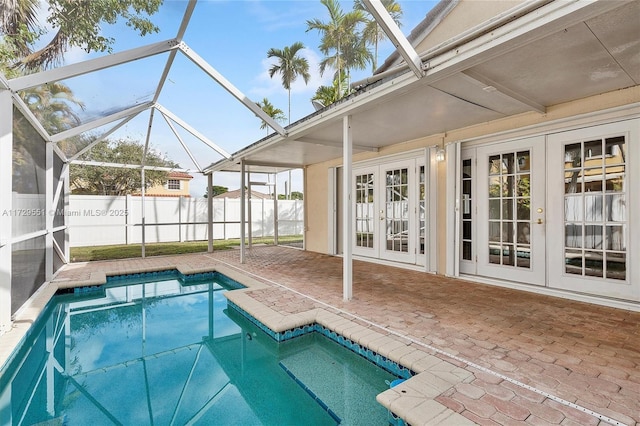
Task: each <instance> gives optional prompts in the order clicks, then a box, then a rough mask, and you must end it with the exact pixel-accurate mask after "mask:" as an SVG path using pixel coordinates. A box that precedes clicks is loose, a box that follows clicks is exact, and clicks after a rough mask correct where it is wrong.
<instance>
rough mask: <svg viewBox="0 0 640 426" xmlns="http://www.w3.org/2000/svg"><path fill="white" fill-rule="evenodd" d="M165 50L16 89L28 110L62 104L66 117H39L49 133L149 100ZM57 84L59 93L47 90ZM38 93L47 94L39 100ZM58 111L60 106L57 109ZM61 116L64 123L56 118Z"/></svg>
mask: <svg viewBox="0 0 640 426" xmlns="http://www.w3.org/2000/svg"><path fill="white" fill-rule="evenodd" d="M168 55H169V54H168V53H164V54H159V55H155V56H151V57H148V58H143V59H139V60H137V61H133V62H128V63H124V64H120V65H116V66H113V67H110V68H105V69H101V70H96V71H93V72H90V73H87V74H82V75H79V76H77V77H73V78H69V79H65V80H61V81H56V82H53V83H47V84H44V85H41V86H38V87H33V88H28V89H25V90H21V91H19V92H18V93H19V95H20V96H21V97H22V98H23V99H25V101H26V103H27V105H29V108H30V109H31V110H32V111H36V110H37V109H39V108H40V107H41V104H42V103H43V102H52V103H53V102H55V103H61V104H64V105H65V108H64V109H63V110H64V112H65V114H66V115H68V116H65V117H61V116H60V114H56V113H54V114H53V115H52V116H42V117H39V118H40V122H41V123H42V125H43V126H44V128H45V129H46V130H47V131H48V132H49V134H51V135H55V134H57V133H59V132H61V131H64V130H68V129H70V128H74V127H76V126H79V125H82V124H86V123H89V122H91V121H94V120H97V119H100V118H104V117H108V116H110V115H112V114H115V113H117V112H121V111H124V110H126V109H127V108H131V107H133V106H136V105H140V104H143V103H145V102H150V101H152V100H153V98H154V95H155V92H156V89H157V87H158V83H159V82H160V76H161V75H162V70H163V68H164V65H165V63H166V62H167V58H168ZM53 86H57V87H59V88H60V91H59V92H56V91H53V92H52V91H51V90H49V89H50V88H51V87H53ZM41 94H44V95H45V96H47V99H43V97H42V96H41ZM61 110H62V108H61ZM61 118H64V123H62V124H60V123H59V121H60V119H61Z"/></svg>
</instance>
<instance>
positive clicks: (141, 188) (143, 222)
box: [140, 168, 146, 259]
mask: <svg viewBox="0 0 640 426" xmlns="http://www.w3.org/2000/svg"><path fill="white" fill-rule="evenodd" d="M140 175H141V176H142V179H141V182H142V184H141V185H140V190H141V192H140V201H141V202H142V205H141V206H140V211H141V212H142V253H141V255H142V258H143V259H144V258H145V257H146V253H145V241H146V238H145V237H146V235H145V232H146V226H145V211H144V210H145V209H144V205H145V192H146V191H145V184H144V182H145V176H144V168H142V170H141V171H140Z"/></svg>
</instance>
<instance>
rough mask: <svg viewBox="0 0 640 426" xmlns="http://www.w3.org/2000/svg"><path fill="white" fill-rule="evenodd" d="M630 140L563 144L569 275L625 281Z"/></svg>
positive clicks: (566, 259) (565, 244) (567, 265)
mask: <svg viewBox="0 0 640 426" xmlns="http://www.w3.org/2000/svg"><path fill="white" fill-rule="evenodd" d="M625 182H626V141H625V136H622V135H621V136H612V137H606V138H598V139H592V140H585V141H580V142H574V143H571V144H567V145H565V146H564V246H565V249H564V256H565V257H564V258H565V262H564V263H565V267H564V273H565V274H572V275H581V276H589V277H597V278H608V279H614V280H623V281H624V280H626V278H627V274H626V271H627V262H626V257H627V256H626V251H627V247H626V239H627V237H626V233H627V232H626V231H627V227H628V223H627V211H626V206H627V191H626V185H625Z"/></svg>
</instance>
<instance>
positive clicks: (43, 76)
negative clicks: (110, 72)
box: [9, 39, 177, 91]
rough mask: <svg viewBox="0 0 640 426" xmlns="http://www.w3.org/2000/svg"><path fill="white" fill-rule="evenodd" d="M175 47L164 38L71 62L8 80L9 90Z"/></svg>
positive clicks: (162, 51) (170, 41)
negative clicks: (141, 45) (152, 42)
mask: <svg viewBox="0 0 640 426" xmlns="http://www.w3.org/2000/svg"><path fill="white" fill-rule="evenodd" d="M176 48H177V42H176V40H175V39H172V40H165V41H161V42H158V43H154V44H150V45H148V46H143V47H138V48H135V49H130V50H125V51H124V52H120V53H114V54H111V55H106V56H101V57H99V58H95V59H89V60H87V61H83V62H79V63H77V64H71V65H67V66H64V67H60V68H54V69H51V70H47V71H42V72H38V73H35V74H29V75H25V76H22V77H17V78H14V79H12V80H9V86H10V87H11V90H14V91H19V90H24V89H27V88H29V87H36V86H40V85H42V84H46V83H51V82H53V81H61V80H65V79H68V78H72V77H77V76H79V75H82V74H87V73H90V72H93V71H98V70H101V69H105V68H109V67H113V66H116V65H121V64H125V63H127V62H131V61H135V60H136V59H141V58H146V57H149V56H153V55H157V54H160V53H164V52H168V51H170V50H173V49H176Z"/></svg>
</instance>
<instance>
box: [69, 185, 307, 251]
mask: <svg viewBox="0 0 640 426" xmlns="http://www.w3.org/2000/svg"><path fill="white" fill-rule="evenodd" d="M247 204H248V203H247ZM247 210H248V209H247ZM273 210H274V203H273V200H262V199H254V200H251V219H252V220H251V222H252V228H251V229H252V230H253V233H252V236H253V237H256V238H260V237H272V236H273V235H274V232H273V231H274V225H273V223H274V221H273ZM64 214H65V215H66V216H67V223H68V225H69V240H70V242H69V245H70V247H81V246H98V245H110V244H135V243H138V244H139V243H141V242H142V197H139V196H130V195H127V196H122V197H115V196H100V195H71V196H70V197H69V207H68V208H67V209H65V212H64ZM144 214H145V220H144V222H145V242H147V243H156V242H174V241H180V242H182V241H199V240H207V238H208V235H207V199H206V198H192V197H179V198H178V197H145V206H144ZM245 217H246V218H247V220H248V215H247V216H245ZM303 217H304V215H303V202H302V201H301V200H278V235H279V236H286V235H301V234H302V231H303V226H304V222H303ZM213 238H214V239H231V238H240V199H235V198H214V199H213Z"/></svg>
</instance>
